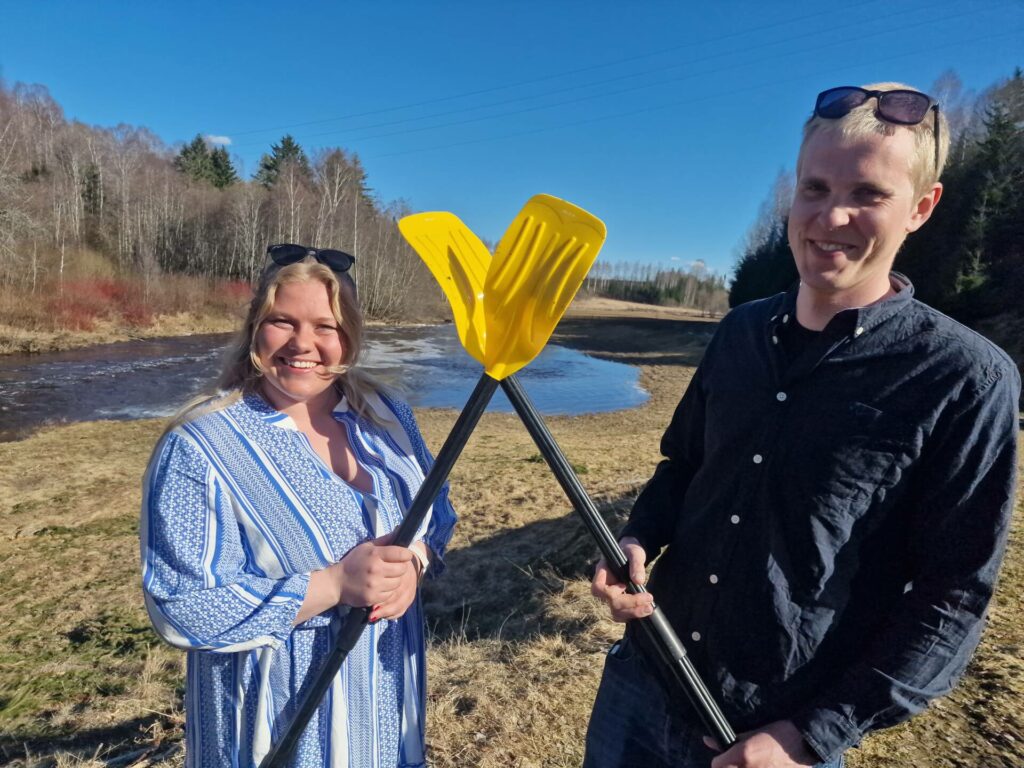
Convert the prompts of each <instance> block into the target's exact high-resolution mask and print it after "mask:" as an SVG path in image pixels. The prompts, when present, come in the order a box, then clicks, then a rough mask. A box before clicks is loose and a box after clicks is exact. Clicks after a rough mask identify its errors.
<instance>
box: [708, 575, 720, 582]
mask: <svg viewBox="0 0 1024 768" xmlns="http://www.w3.org/2000/svg"><path fill="white" fill-rule="evenodd" d="M708 581H710V582H711V583H712V584H717V583H718V577H717V576H716V575H715V574H713V573H712V574H711V575H710V576H708Z"/></svg>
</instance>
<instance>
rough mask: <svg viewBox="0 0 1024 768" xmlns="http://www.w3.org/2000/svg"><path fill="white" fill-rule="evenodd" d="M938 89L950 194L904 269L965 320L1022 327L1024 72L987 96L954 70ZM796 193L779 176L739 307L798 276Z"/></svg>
mask: <svg viewBox="0 0 1024 768" xmlns="http://www.w3.org/2000/svg"><path fill="white" fill-rule="evenodd" d="M931 93H932V95H933V96H934V97H935V98H936V99H937V100H938V101H939V103H940V106H941V108H942V109H943V111H944V112H945V114H946V116H947V119H948V120H949V124H950V137H951V143H950V152H949V160H948V162H947V164H946V168H945V170H944V172H943V174H942V182H943V185H944V189H943V193H942V200H941V201H940V203H939V205H938V207H937V208H936V209H935V212H934V213H933V214H932V217H931V219H930V220H929V221H928V223H927V224H926V225H925V226H924V227H923V228H922V229H921V230H919V231H918V232H917V233H915V234H914V235H912V236H911V237H910V238H908V239H907V241H906V243H905V244H904V246H903V248H902V250H901V251H900V253H899V254H898V255H897V257H896V264H895V268H896V269H898V270H900V271H902V272H905V273H906V274H907V275H908V276H909V277H910V279H911V280H912V281H913V283H914V288H915V296H916V297H917V298H919V299H921V300H922V301H925V302H926V303H928V304H931V305H932V306H934V307H936V308H938V309H940V310H942V311H943V312H946V313H947V314H950V315H952V316H953V317H956V318H957V319H959V320H961V321H962V322H966V323H968V324H972V325H977V324H979V323H981V324H984V323H985V322H987V321H988V322H991V321H997V322H998V323H999V324H1000V325H1001V326H1002V327H1004V328H1011V327H1014V326H1015V325H1016V324H1017V320H1019V318H1021V316H1022V309H1024V304H1022V302H1021V297H1024V73H1022V72H1021V70H1020V69H1019V68H1018V69H1017V70H1016V72H1014V74H1013V76H1012V77H1010V78H1008V79H1007V80H1006V81H1004V82H1002V83H999V84H997V85H995V86H993V87H991V88H989V89H987V90H986V91H985V92H984V93H982V94H980V95H978V96H975V95H973V94H970V93H967V92H965V91H964V89H963V86H962V84H961V82H960V80H959V78H957V76H956V75H955V74H953V73H947V74H946V75H944V76H943V77H942V78H940V79H939V81H938V82H936V83H935V85H934V86H933V89H932V91H931ZM792 191H793V176H792V174H790V173H788V172H784V173H782V174H780V176H779V178H778V179H777V181H776V184H775V187H774V189H773V190H772V191H771V194H770V195H769V197H768V199H767V200H766V202H765V203H764V204H763V205H762V208H761V211H760V213H759V215H758V218H757V221H756V222H755V224H754V226H753V227H752V229H751V232H750V233H749V235H748V238H747V241H746V243H745V246H744V249H743V253H742V255H741V256H740V258H739V260H738V261H737V263H736V266H735V270H734V274H733V278H732V281H731V283H730V293H729V304H730V306H737V305H738V304H742V303H743V302H745V301H750V300H752V299H756V298H760V297H763V296H770V295H772V294H774V293H778V292H779V291H784V290H786V289H787V288H789V287H790V286H791V285H792V284H793V283H794V282H795V281H796V279H797V275H796V268H795V267H794V265H793V256H792V253H791V251H790V249H789V244H788V242H787V237H786V225H787V220H786V214H787V211H788V208H789V201H790V199H791V198H792ZM1014 318H1016V319H1017V320H1015V319H1014ZM998 340H999V341H1000V342H1001V343H1002V342H1003V340H1002V339H998ZM1006 341H1007V343H1008V344H1009V346H1011V347H1012V346H1014V342H1013V340H1012V339H1007V340H1006ZM1018 343H1019V342H1018Z"/></svg>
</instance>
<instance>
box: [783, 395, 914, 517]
mask: <svg viewBox="0 0 1024 768" xmlns="http://www.w3.org/2000/svg"><path fill="white" fill-rule="evenodd" d="M785 434H786V435H787V437H786V445H785V446H784V450H783V451H782V454H783V457H784V460H785V471H786V474H787V476H788V481H787V483H786V487H787V489H788V491H789V493H787V495H788V496H790V497H791V501H792V502H793V504H794V506H799V507H805V506H806V505H807V504H811V505H812V507H813V508H814V510H815V511H817V512H818V513H819V514H821V513H825V514H826V515H827V514H828V512H829V511H832V512H844V513H847V514H848V513H850V512H854V513H855V514H857V513H861V512H863V511H865V510H866V509H867V507H868V505H869V504H870V501H871V499H872V498H873V497H874V496H875V495H876V494H877V493H878V492H879V491H880V490H881V489H883V488H887V487H891V486H892V485H894V484H895V483H896V481H897V480H898V476H899V472H898V467H899V461H898V459H899V457H900V456H902V455H903V454H905V453H906V451H907V448H908V446H909V443H910V439H909V436H908V434H907V430H906V429H905V427H904V425H903V423H902V421H900V420H899V419H898V418H895V417H892V416H890V415H888V414H885V413H883V412H882V411H880V410H879V409H877V408H875V407H873V406H870V405H867V404H866V403H861V402H852V403H846V404H835V405H831V406H827V407H826V406H822V407H818V408H815V409H812V410H808V411H805V412H803V413H801V414H800V415H794V417H793V419H792V420H791V423H790V424H789V425H788V428H787V429H786V430H785Z"/></svg>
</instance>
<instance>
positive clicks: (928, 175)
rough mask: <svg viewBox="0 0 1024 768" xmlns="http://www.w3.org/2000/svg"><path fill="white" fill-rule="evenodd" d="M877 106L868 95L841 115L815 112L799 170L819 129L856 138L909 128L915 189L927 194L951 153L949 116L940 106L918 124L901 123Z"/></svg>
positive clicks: (883, 86)
mask: <svg viewBox="0 0 1024 768" xmlns="http://www.w3.org/2000/svg"><path fill="white" fill-rule="evenodd" d="M861 88H863V89H864V90H866V91H897V90H904V91H917V92H918V93H921V91H918V90H917V89H916V88H912V87H911V86H909V85H905V84H904V83H869V84H868V85H862V86H861ZM877 108H878V104H877V103H876V101H875V99H868V100H867V101H865V102H864V103H863V104H861V105H860V106H859V107H855V108H854V109H851V110H850V111H849V112H848V113H847V114H845V115H843V116H842V117H840V118H836V119H829V118H824V117H818V116H817V115H814V114H812V115H811V116H810V118H808V120H807V122H806V123H804V135H803V141H802V142H801V144H800V153H799V155H798V160H797V173H798V174H799V167H800V161H801V160H802V158H803V150H804V147H805V146H806V145H807V142H808V140H809V139H810V138H811V136H813V135H814V134H815V133H817V132H819V131H828V132H831V133H838V134H839V135H840V136H842V137H843V138H847V139H855V138H863V137H865V136H869V135H871V134H879V133H880V134H882V135H884V136H892V135H894V134H895V133H896V131H898V130H907V131H910V132H911V134H913V137H914V154H913V155H912V156H911V158H910V169H909V170H910V179H911V181H912V183H913V185H914V193H915V194H916V195H918V196H920V195H923V194H925V193H926V192H927V191H928V190H929V189H931V188H932V186H934V185H935V183H936V182H938V180H939V176H941V175H942V169H943V168H944V167H945V165H946V158H947V157H948V155H949V123H948V122H947V121H946V116H945V115H944V114H942V110H941V109H939V110H937V111H936V114H935V115H931V114H928V115H926V116H925V119H924V120H922V121H921V122H920V123H918V124H917V125H897V124H896V123H890V122H887V121H886V120H883V119H881V118H879V117H878V116H876V115H875V110H876V109H877ZM929 111H930V110H929ZM936 118H938V121H939V151H938V158H939V162H938V167H936V164H935V127H934V125H935V124H934V120H935V119H936Z"/></svg>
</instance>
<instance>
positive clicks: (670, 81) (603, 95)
mask: <svg viewBox="0 0 1024 768" xmlns="http://www.w3.org/2000/svg"><path fill="white" fill-rule="evenodd" d="M903 13H906V11H895V12H893V13H891V14H888V15H886V16H881V17H877V18H876V21H884V20H886V19H889V18H891V17H895V16H898V15H901V14H903ZM973 15H976V14H975V12H974V11H964V12H960V13H955V14H951V15H948V16H944V17H939V18H928V19H925V20H923V21H921V22H918V23H916V24H908V25H903V26H902V27H901V28H900V30H901V31H906V30H911V29H916V28H919V27H922V26H928V25H931V24H936V23H942V22H947V21H951V20H954V19H958V18H962V17H964V16H973ZM861 26H862V22H860V21H855V22H851V23H849V24H847V25H845V26H839V27H834V28H833V31H841V30H843V29H846V28H851V27H861ZM891 31H892V30H891V29H877V30H876V31H874V32H873V33H871V34H868V35H864V36H861V37H860V38H859V39H858V42H863V41H864V40H866V39H869V38H871V37H877V36H880V35H885V34H888V33H890V32H891ZM819 36H820V33H819V32H817V31H814V32H808V33H803V34H801V35H797V36H795V37H793V38H788V39H785V40H777V41H772V42H769V43H765V44H762V45H760V46H755V47H754V48H748V49H747V50H748V51H750V50H756V49H757V48H765V47H772V46H778V45H790V44H792V43H793V42H796V41H798V40H801V39H804V38H808V37H819ZM834 46H835V44H834V43H833V42H827V43H824V44H823V45H820V46H817V47H815V48H809V49H808V48H804V49H800V50H795V51H791V52H788V53H782V54H778V55H774V56H766V57H762V58H760V59H757V60H754V61H747V62H740V63H737V64H734V65H731V66H727V67H716V68H715V69H714V70H713V71H714V72H715V73H719V72H724V71H728V70H737V69H744V68H747V67H750V66H752V65H755V64H761V65H763V64H765V63H767V62H771V61H777V60H779V59H783V58H786V57H788V56H802V55H806V54H808V53H814V52H816V51H822V50H830V49H832V48H834ZM733 55H734V52H732V51H727V52H722V53H719V54H714V55H711V56H706V57H699V58H696V59H692V60H691V61H688V62H684V63H682V64H679V65H674V66H673V67H669V69H673V68H678V67H679V66H689V65H691V64H694V63H706V62H708V61H711V60H714V59H717V58H721V57H731V56H733ZM704 74H709V72H705V71H699V72H688V73H687V74H684V75H681V76H679V77H673V78H666V79H662V80H658V81H655V82H651V83H643V84H640V85H636V86H630V87H628V88H622V89H619V90H615V91H602V92H599V93H595V94H591V95H587V96H580V97H578V98H575V99H565V100H560V101H558V102H556V103H553V104H541V105H537V106H533V107H524V108H522V109H515V110H508V111H504V112H500V113H497V114H492V115H483V116H480V117H473V118H467V119H465V120H455V121H450V122H446V123H439V124H434V125H428V126H423V127H418V128H409V129H406V130H400V131H391V132H387V133H380V134H371V135H369V136H355V137H351V138H350V141H360V142H366V141H373V140H377V139H382V138H391V137H394V136H403V135H407V134H412V133H422V132H424V131H432V130H438V129H441V128H452V127H457V126H462V125H470V124H473V123H480V122H485V121H488V120H496V119H503V118H508V117H515V116H518V115H523V114H528V113H532V112H538V111H542V110H545V109H554V108H558V107H564V106H569V105H571V104H578V103H581V102H586V101H593V100H595V99H607V98H609V97H613V96H620V95H623V94H626V93H633V92H636V91H641V90H644V89H647V88H655V87H659V86H663V85H669V84H674V83H679V82H682V81H684V80H689V79H692V78H695V77H700V76H701V75H704ZM620 79H625V78H624V77H619V78H613V79H612V80H610V81H602V82H611V81H614V80H620ZM596 84H600V83H595V85H596ZM582 87H586V86H582ZM564 90H577V88H570V89H561V90H560V91H557V92H561V91H564ZM543 95H547V94H537V95H536V96H534V97H525V98H537V97H540V96H543ZM521 100H522V99H516V100H512V101H521ZM502 103H505V102H498V103H497V104H495V105H489V106H499V105H501V104H502ZM480 108H482V107H480ZM472 109H477V108H470V110H472ZM470 110H465V109H464V110H456V111H455V112H443V113H438V114H436V115H431V116H425V117H422V118H411V119H408V120H403V121H396V122H394V123H383V124H379V125H378V126H364V127H361V128H354V129H351V130H352V131H360V130H370V129H372V128H374V127H384V126H388V125H392V124H401V123H404V122H412V121H416V120H420V119H430V118H432V117H443V116H446V115H448V114H457V113H459V112H465V111H470ZM530 132H531V133H532V132H533V131H530ZM337 133H339V131H336V130H332V131H327V132H324V133H317V134H307V135H305V136H303V137H302V139H303V140H304V141H308V140H309V139H314V138H320V137H323V136H333V135H336V134H337ZM246 146H254V145H252V144H247V145H238V148H243V147H246Z"/></svg>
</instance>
